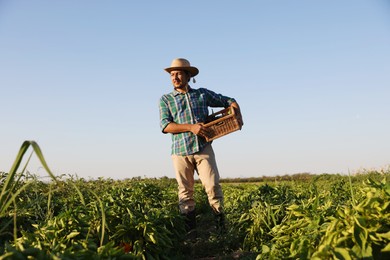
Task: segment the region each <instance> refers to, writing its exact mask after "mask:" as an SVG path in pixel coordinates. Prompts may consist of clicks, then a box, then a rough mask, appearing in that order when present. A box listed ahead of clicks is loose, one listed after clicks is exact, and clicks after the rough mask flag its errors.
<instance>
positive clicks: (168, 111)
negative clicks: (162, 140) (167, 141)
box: [159, 58, 243, 232]
mask: <svg viewBox="0 0 390 260" xmlns="http://www.w3.org/2000/svg"><path fill="white" fill-rule="evenodd" d="M165 71H166V72H168V73H169V74H170V76H171V81H172V84H173V91H172V92H171V93H169V94H165V95H163V96H162V97H161V98H160V103H159V109H160V127H161V130H162V132H163V133H171V134H172V151H171V154H172V161H173V165H174V169H175V173H176V180H177V183H178V186H179V190H178V195H179V209H180V213H181V214H182V215H184V216H185V217H186V228H187V231H188V232H190V231H192V230H195V229H196V220H195V216H196V215H195V201H194V172H195V171H196V172H197V174H198V176H199V179H200V181H201V182H202V185H203V187H204V188H205V190H206V193H207V196H208V201H209V204H210V206H211V208H212V210H213V213H214V216H215V220H216V227H217V230H223V229H224V228H225V217H224V211H223V193H222V188H221V185H220V184H219V172H218V168H217V163H216V160H215V155H214V151H213V148H212V146H211V142H206V140H205V138H204V136H207V128H205V127H203V125H202V123H203V122H205V120H206V117H207V116H208V107H225V108H226V107H229V106H232V107H234V108H235V109H236V112H237V114H238V121H239V124H240V125H241V126H242V125H243V121H242V117H241V113H240V107H239V105H238V104H237V102H236V101H235V99H233V98H230V97H226V96H223V95H221V94H216V93H215V92H213V91H210V90H208V89H205V88H199V89H194V88H191V87H190V85H189V82H190V79H191V78H192V77H194V76H196V75H197V74H198V73H199V70H198V69H197V68H196V67H193V66H191V65H190V62H189V61H188V60H186V59H182V58H179V59H174V60H173V61H172V63H171V66H170V67H169V68H166V69H165ZM193 81H194V82H195V80H193Z"/></svg>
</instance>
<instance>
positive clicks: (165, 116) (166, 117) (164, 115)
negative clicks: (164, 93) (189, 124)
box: [159, 97, 173, 133]
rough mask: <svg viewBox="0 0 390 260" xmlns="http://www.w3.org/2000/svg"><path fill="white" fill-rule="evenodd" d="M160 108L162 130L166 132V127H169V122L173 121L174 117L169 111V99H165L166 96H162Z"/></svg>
mask: <svg viewBox="0 0 390 260" xmlns="http://www.w3.org/2000/svg"><path fill="white" fill-rule="evenodd" d="M159 110H160V129H161V132H163V133H165V132H164V129H165V128H166V127H167V125H168V124H169V123H171V122H173V118H172V115H171V113H170V111H169V107H168V104H167V100H166V99H164V97H161V98H160V102H159Z"/></svg>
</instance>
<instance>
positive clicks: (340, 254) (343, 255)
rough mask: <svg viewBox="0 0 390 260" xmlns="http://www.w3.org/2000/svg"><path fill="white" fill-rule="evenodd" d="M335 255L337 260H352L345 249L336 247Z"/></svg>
mask: <svg viewBox="0 0 390 260" xmlns="http://www.w3.org/2000/svg"><path fill="white" fill-rule="evenodd" d="M334 254H335V256H336V258H337V259H344V260H352V258H351V256H350V255H349V252H348V250H347V249H345V248H341V247H336V248H335V249H334Z"/></svg>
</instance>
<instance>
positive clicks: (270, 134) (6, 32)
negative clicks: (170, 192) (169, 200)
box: [0, 0, 390, 178]
mask: <svg viewBox="0 0 390 260" xmlns="http://www.w3.org/2000/svg"><path fill="white" fill-rule="evenodd" d="M176 57H184V58H187V59H189V60H190V61H191V63H192V65H194V66H196V67H198V68H199V70H200V73H199V75H198V76H197V77H196V80H197V83H196V84H192V87H195V88H199V87H205V88H208V89H211V90H213V91H215V92H218V93H222V94H224V95H227V96H231V97H234V98H236V99H237V101H238V102H239V104H240V105H241V107H242V112H243V115H244V121H245V125H244V128H243V129H242V131H239V132H235V133H233V134H231V135H228V136H226V137H223V138H221V139H217V140H216V141H215V142H214V149H215V152H216V156H217V161H218V165H219V168H220V173H221V176H222V177H225V178H228V177H229V178H234V177H251V176H264V175H266V176H273V175H284V174H294V173H300V172H310V173H315V174H317V173H343V174H346V173H348V171H351V172H356V171H359V170H362V169H380V168H382V167H388V165H389V164H390V148H389V147H390V134H389V133H390V2H389V1H385V0H382V1H381V0H372V1H367V0H345V1H339V0H337V1H336V0H331V1H329V0H327V1H309V0H307V1H298V0H296V1H292V0H291V1H270V0H269V1H260V0H259V1H254V0H253V1H229V0H224V1H76V0H69V1H49V0H47V1H43V0H37V1H27V0H25V1H11V0H8V1H7V0H2V1H0V97H1V110H0V171H5V172H8V171H9V170H10V168H11V166H12V163H13V161H14V159H15V156H16V154H17V152H18V150H19V148H20V145H21V144H22V142H23V141H24V140H35V141H37V142H38V144H39V145H40V147H41V149H42V150H43V153H44V155H45V157H46V160H47V162H48V164H49V167H50V168H51V169H52V170H53V171H54V173H55V174H57V175H60V174H77V175H78V176H79V177H84V178H89V177H91V178H97V177H110V178H128V177H129V178H130V177H135V176H141V177H162V176H168V177H174V174H173V167H172V163H171V158H170V145H171V138H170V136H169V135H163V134H162V133H161V132H160V129H159V115H158V100H159V98H160V96H161V95H162V94H165V93H168V92H170V91H171V89H172V86H171V83H170V79H169V76H168V74H167V73H166V72H164V71H163V68H165V67H168V66H169V65H170V63H171V60H172V59H173V58H176ZM34 158H36V157H34ZM28 170H29V171H30V172H32V173H37V174H39V175H42V176H44V175H46V173H45V171H44V170H42V169H41V168H40V164H39V163H38V162H37V160H36V159H33V160H32V162H31V163H30V164H29V167H28Z"/></svg>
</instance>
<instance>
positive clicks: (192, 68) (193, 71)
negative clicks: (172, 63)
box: [164, 67, 199, 77]
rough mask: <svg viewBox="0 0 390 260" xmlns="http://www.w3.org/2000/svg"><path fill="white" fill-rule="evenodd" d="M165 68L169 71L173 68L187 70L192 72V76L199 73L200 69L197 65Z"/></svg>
mask: <svg viewBox="0 0 390 260" xmlns="http://www.w3.org/2000/svg"><path fill="white" fill-rule="evenodd" d="M164 70H165V71H166V72H168V73H170V72H171V71H173V70H185V71H188V72H189V73H190V75H191V77H195V76H196V75H198V73H199V70H198V68H196V67H169V68H166V69H164Z"/></svg>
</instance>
